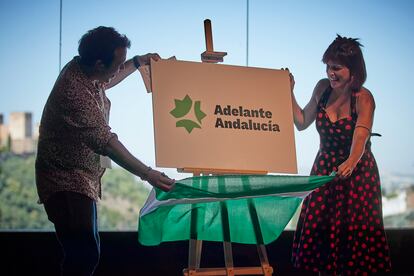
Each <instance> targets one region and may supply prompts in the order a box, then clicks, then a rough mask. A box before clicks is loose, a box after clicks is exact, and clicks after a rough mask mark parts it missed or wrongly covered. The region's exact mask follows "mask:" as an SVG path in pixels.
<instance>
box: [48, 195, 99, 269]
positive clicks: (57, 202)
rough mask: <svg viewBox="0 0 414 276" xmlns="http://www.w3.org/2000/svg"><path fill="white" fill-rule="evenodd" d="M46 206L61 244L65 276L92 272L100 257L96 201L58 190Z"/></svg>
mask: <svg viewBox="0 0 414 276" xmlns="http://www.w3.org/2000/svg"><path fill="white" fill-rule="evenodd" d="M44 206H45V209H46V213H47V215H48V218H49V220H50V221H51V222H53V224H54V225H55V230H56V236H57V239H58V241H59V243H60V245H61V246H62V250H63V261H62V264H61V268H62V275H63V276H66V275H79V276H83V275H85V276H86V275H92V274H93V272H94V270H95V268H96V266H97V265H98V262H99V256H100V244H99V233H98V225H97V214H96V203H95V201H94V200H92V199H91V198H89V197H87V196H85V195H82V194H79V193H74V192H58V193H55V194H54V195H52V196H51V197H50V198H49V199H48V200H47V202H45V204H44Z"/></svg>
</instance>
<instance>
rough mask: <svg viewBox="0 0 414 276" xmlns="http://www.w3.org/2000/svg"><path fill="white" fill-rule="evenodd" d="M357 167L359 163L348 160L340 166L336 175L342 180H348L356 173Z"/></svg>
mask: <svg viewBox="0 0 414 276" xmlns="http://www.w3.org/2000/svg"><path fill="white" fill-rule="evenodd" d="M356 165H357V162H354V161H352V160H350V159H347V160H345V161H344V162H343V163H342V164H341V165H339V167H338V171H337V172H336V175H337V176H338V177H340V178H348V177H350V176H351V175H352V172H353V171H354V169H355V166H356Z"/></svg>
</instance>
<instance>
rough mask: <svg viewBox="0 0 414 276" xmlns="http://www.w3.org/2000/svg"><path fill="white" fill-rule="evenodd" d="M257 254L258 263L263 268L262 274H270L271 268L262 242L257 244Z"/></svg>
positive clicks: (266, 275)
mask: <svg viewBox="0 0 414 276" xmlns="http://www.w3.org/2000/svg"><path fill="white" fill-rule="evenodd" d="M257 254H259V259H260V265H261V266H262V269H263V275H265V276H270V275H272V274H273V268H272V267H271V266H270V265H269V259H268V258H267V252H266V247H265V246H264V245H263V244H258V245H257Z"/></svg>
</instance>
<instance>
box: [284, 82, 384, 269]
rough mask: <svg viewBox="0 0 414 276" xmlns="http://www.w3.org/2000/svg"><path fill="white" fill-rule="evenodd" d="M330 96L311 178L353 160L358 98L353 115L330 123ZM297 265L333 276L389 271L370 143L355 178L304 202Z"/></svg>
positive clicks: (319, 120)
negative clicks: (351, 152) (347, 160)
mask: <svg viewBox="0 0 414 276" xmlns="http://www.w3.org/2000/svg"><path fill="white" fill-rule="evenodd" d="M330 93H331V90H330V89H328V90H327V91H325V93H324V94H323V96H322V98H321V100H320V102H319V104H318V112H317V117H316V128H317V130H318V132H319V135H320V149H319V151H318V154H317V156H316V159H315V162H314V164H313V167H312V171H311V175H327V174H329V173H331V172H332V171H335V170H336V169H337V167H338V166H339V165H340V164H341V163H342V162H343V161H345V160H346V158H347V157H348V155H349V152H350V148H351V144H352V136H353V132H354V129H355V122H356V118H357V114H356V111H355V102H356V94H353V95H352V98H351V116H349V117H346V118H341V119H339V120H337V121H336V122H331V121H330V119H329V117H328V114H327V113H326V112H325V106H326V103H327V101H328V99H329V95H330ZM292 260H293V264H294V266H295V267H296V268H299V269H305V270H311V271H314V272H327V273H329V274H332V275H338V274H340V275H369V274H372V273H376V272H381V271H390V269H391V261H390V257H389V248H388V243H387V238H386V236H385V232H384V226H383V221H382V203H381V187H380V178H379V174H378V168H377V165H376V162H375V159H374V156H373V155H372V153H371V143H370V141H368V142H367V144H366V147H365V152H364V154H363V156H362V158H361V160H360V161H359V162H358V165H357V166H356V168H355V169H354V171H353V173H352V175H351V177H349V178H347V179H344V180H340V179H338V178H335V180H333V181H331V182H329V183H327V184H325V185H324V186H322V187H320V188H318V189H316V190H315V191H314V192H312V193H311V194H309V195H308V196H307V197H306V198H305V199H304V202H303V205H302V210H301V213H300V217H299V221H298V226H297V229H296V232H295V235H294V241H293V251H292Z"/></svg>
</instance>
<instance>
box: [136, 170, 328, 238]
mask: <svg viewBox="0 0 414 276" xmlns="http://www.w3.org/2000/svg"><path fill="white" fill-rule="evenodd" d="M333 178H334V176H333V175H331V176H291V175H288V176H287V175H220V176H196V177H190V178H186V179H183V180H178V181H177V182H176V187H175V188H174V189H173V190H172V191H170V192H168V193H166V192H163V191H161V190H159V189H153V190H152V191H151V193H150V195H149V197H148V199H147V201H146V203H145V205H144V207H143V208H142V209H141V212H140V218H139V225H138V240H139V242H140V243H141V244H143V245H148V246H153V245H159V244H160V243H161V242H166V241H179V240H189V239H197V240H205V241H230V242H236V243H244V244H268V243H270V242H272V241H274V240H276V239H277V238H278V236H279V235H280V233H281V232H282V231H283V229H284V228H285V227H286V225H287V224H288V222H289V221H290V219H291V218H292V216H293V215H294V213H295V211H296V210H297V208H298V206H299V205H300V203H301V202H302V199H303V198H304V197H305V196H306V195H308V194H309V193H310V192H312V191H313V190H314V189H316V188H318V187H320V186H322V185H323V184H325V183H327V182H329V181H331V180H332V179H333Z"/></svg>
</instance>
